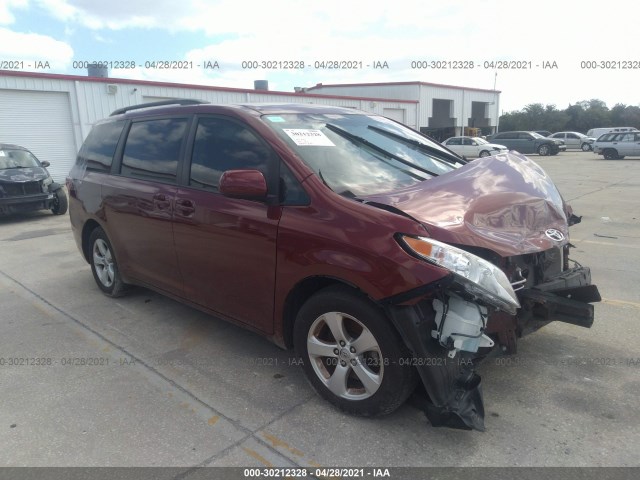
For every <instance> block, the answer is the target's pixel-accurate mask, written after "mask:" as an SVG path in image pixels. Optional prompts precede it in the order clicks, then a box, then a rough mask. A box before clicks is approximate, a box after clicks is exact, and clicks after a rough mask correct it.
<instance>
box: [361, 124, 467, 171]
mask: <svg viewBox="0 0 640 480" xmlns="http://www.w3.org/2000/svg"><path fill="white" fill-rule="evenodd" d="M367 128H369V129H371V130H373V131H374V132H377V133H379V134H381V135H386V136H387V137H391V138H393V139H394V140H398V141H400V142H402V143H404V144H405V145H411V146H412V147H415V148H417V149H418V150H422V151H426V152H429V153H431V154H433V155H435V160H439V161H440V162H446V163H452V162H451V161H450V160H449V159H447V158H441V157H439V156H438V155H443V154H446V152H444V151H442V150H440V149H439V148H435V147H431V146H429V145H425V144H424V143H421V142H419V141H417V140H414V139H412V138H407V137H403V136H402V135H398V134H397V133H393V132H390V131H389V130H385V129H384V128H380V127H375V126H373V125H369V126H367ZM453 161H454V162H455V163H464V161H463V160H462V159H460V158H459V157H458V156H456V157H455V158H454V159H453Z"/></svg>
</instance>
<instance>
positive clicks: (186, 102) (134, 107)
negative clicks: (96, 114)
mask: <svg viewBox="0 0 640 480" xmlns="http://www.w3.org/2000/svg"><path fill="white" fill-rule="evenodd" d="M202 103H209V102H203V101H202V100H194V99H191V98H177V99H175V100H162V101H160V102H149V103H140V104H138V105H131V106H129V107H122V108H118V109H117V110H114V111H113V112H111V115H109V116H110V117H113V116H114V115H120V114H121V113H126V112H129V111H131V110H139V109H141V108H151V107H163V106H165V105H199V104H202Z"/></svg>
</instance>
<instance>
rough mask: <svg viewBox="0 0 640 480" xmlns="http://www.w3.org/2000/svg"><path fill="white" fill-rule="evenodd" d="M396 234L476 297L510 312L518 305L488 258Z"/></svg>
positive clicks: (503, 276) (433, 241) (414, 251)
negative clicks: (447, 271) (449, 273)
mask: <svg viewBox="0 0 640 480" xmlns="http://www.w3.org/2000/svg"><path fill="white" fill-rule="evenodd" d="M399 238H400V241H401V242H402V243H403V244H404V246H405V247H406V248H407V250H408V251H409V252H411V253H413V254H414V255H415V256H417V257H419V258H421V259H423V260H426V261H427V262H429V263H433V264H435V265H438V266H440V267H443V268H446V269H447V270H449V271H451V272H452V273H453V274H454V275H455V276H456V281H457V282H458V283H459V284H461V285H462V286H463V287H464V288H465V290H466V291H467V292H468V293H470V294H471V295H473V296H475V297H476V298H479V299H482V300H483V301H485V302H486V303H488V304H490V305H492V306H494V307H496V308H498V309H500V310H503V311H505V312H507V313H510V314H512V315H514V314H515V313H516V310H517V309H518V308H520V302H519V301H518V297H517V296H516V294H515V292H514V291H513V287H512V286H511V283H509V280H508V279H507V276H506V275H505V274H504V272H503V271H502V270H500V269H499V268H498V267H496V266H495V265H494V264H492V263H491V262H488V261H486V260H484V259H483V258H480V257H478V256H477V255H473V254H472V253H469V252H465V251H464V250H461V249H459V248H456V247H453V246H451V245H447V244H446V243H442V242H438V241H437V240H433V239H431V238H426V237H410V236H407V235H400V236H399Z"/></svg>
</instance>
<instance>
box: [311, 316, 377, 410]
mask: <svg viewBox="0 0 640 480" xmlns="http://www.w3.org/2000/svg"><path fill="white" fill-rule="evenodd" d="M307 352H308V355H309V360H310V361H311V366H312V368H313V370H314V372H315V374H316V375H317V376H318V378H319V379H320V380H321V381H322V382H323V383H324V385H325V386H326V387H327V388H328V389H329V390H330V391H331V392H332V393H333V394H334V395H336V396H338V397H341V398H345V399H348V400H364V399H366V398H369V397H371V396H372V395H374V394H375V393H376V391H377V390H378V388H380V385H381V383H382V377H383V374H384V365H383V363H384V362H383V361H382V353H381V351H380V346H379V345H378V341H377V340H376V338H375V337H374V336H373V334H372V333H371V331H370V330H369V329H368V328H367V327H366V326H365V325H364V324H363V323H362V322H360V321H358V320H357V319H356V318H354V317H352V316H351V315H347V314H345V313H341V312H327V313H325V314H323V315H321V316H319V317H318V318H317V319H316V320H315V321H314V322H313V324H312V325H311V328H310V329H309V333H308V335H307Z"/></svg>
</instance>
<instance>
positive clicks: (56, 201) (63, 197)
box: [51, 188, 69, 215]
mask: <svg viewBox="0 0 640 480" xmlns="http://www.w3.org/2000/svg"><path fill="white" fill-rule="evenodd" d="M67 208H69V200H68V199H67V194H66V193H64V190H63V189H62V188H59V189H58V190H56V191H55V192H53V204H52V205H51V211H52V212H53V214H54V215H64V214H65V213H67Z"/></svg>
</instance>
